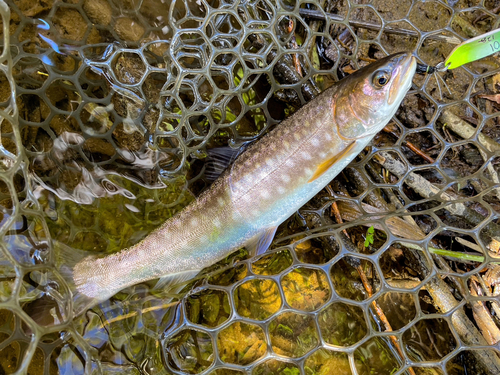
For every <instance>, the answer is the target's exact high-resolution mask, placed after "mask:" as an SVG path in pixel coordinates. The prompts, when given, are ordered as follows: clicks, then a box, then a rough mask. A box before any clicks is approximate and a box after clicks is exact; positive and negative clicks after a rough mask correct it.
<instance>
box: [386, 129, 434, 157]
mask: <svg viewBox="0 0 500 375" xmlns="http://www.w3.org/2000/svg"><path fill="white" fill-rule="evenodd" d="M390 125H391V124H388V125H387V126H386V127H385V128H384V129H383V131H384V132H386V133H388V134H391V135H392V136H393V137H395V138H396V139H399V136H398V135H397V134H396V132H395V131H394V129H392V128H391V127H390ZM403 143H404V145H405V146H406V147H408V148H409V149H410V150H412V151H413V152H414V153H415V154H417V155H418V156H420V157H421V158H423V159H425V160H427V161H428V162H429V163H434V159H433V158H431V157H430V156H429V155H427V154H426V153H425V152H423V151H422V150H420V149H419V148H418V147H417V146H415V145H414V144H413V143H411V142H409V141H404V142H403Z"/></svg>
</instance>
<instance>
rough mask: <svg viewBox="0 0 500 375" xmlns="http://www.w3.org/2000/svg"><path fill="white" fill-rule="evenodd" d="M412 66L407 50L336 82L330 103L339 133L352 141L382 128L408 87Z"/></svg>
mask: <svg viewBox="0 0 500 375" xmlns="http://www.w3.org/2000/svg"><path fill="white" fill-rule="evenodd" d="M416 67H417V62H416V60H415V57H413V56H412V55H411V53H396V54H394V55H390V56H387V57H385V58H383V59H380V60H378V61H376V62H374V63H372V64H370V65H368V66H366V67H364V68H362V69H360V70H358V71H357V72H355V73H353V74H352V75H350V76H349V77H347V78H345V79H343V80H342V81H340V82H339V87H338V90H337V91H336V96H335V98H334V101H333V104H332V108H333V112H334V118H335V122H336V125H337V127H338V132H339V134H340V135H341V136H342V137H343V138H346V139H353V140H354V139H360V138H365V137H371V136H373V135H375V134H376V133H378V132H379V131H380V130H382V128H383V127H384V126H385V125H386V124H387V123H388V122H389V121H390V119H391V118H392V116H394V114H395V113H396V111H397V109H398V107H399V105H400V104H401V101H402V100H403V98H404V97H405V95H406V93H407V92H408V90H409V89H410V87H411V83H412V79H413V76H414V75H415V72H416Z"/></svg>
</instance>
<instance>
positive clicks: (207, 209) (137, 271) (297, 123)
mask: <svg viewBox="0 0 500 375" xmlns="http://www.w3.org/2000/svg"><path fill="white" fill-rule="evenodd" d="M415 70H416V61H415V58H414V57H412V56H411V54H408V53H399V54H395V55H392V56H388V57H386V58H384V59H381V60H379V61H377V62H375V63H373V64H370V65H369V66H367V67H365V68H363V69H360V70H359V71H357V72H355V73H354V74H352V75H351V76H349V77H346V78H344V79H343V80H341V81H340V82H338V83H337V84H335V85H334V86H332V87H331V88H329V89H328V90H326V91H324V92H323V93H322V94H321V95H320V96H319V97H317V98H316V99H314V100H312V101H311V102H310V103H308V104H306V105H305V106H303V107H302V108H301V109H300V110H298V111H297V112H296V113H295V114H293V115H292V116H291V117H289V118H288V119H286V120H284V121H283V122H282V123H281V124H279V125H278V126H277V127H276V128H275V129H274V130H272V131H270V132H269V133H268V134H267V135H265V136H264V137H263V138H262V139H261V140H259V141H258V142H256V143H254V144H253V145H251V146H250V147H249V148H248V149H247V150H246V151H245V152H244V153H243V154H242V155H240V156H239V157H238V158H237V159H236V161H235V162H234V164H233V165H232V166H230V167H229V168H228V169H227V170H226V171H225V172H224V173H223V174H222V176H221V177H219V178H218V179H217V180H216V181H215V182H214V183H213V185H212V186H211V187H210V189H208V190H207V191H205V192H204V193H202V194H201V195H200V197H198V198H197V200H196V201H195V202H193V203H192V204H190V205H189V206H187V207H186V208H185V209H184V210H183V211H182V212H180V213H179V214H177V215H176V216H174V217H172V218H171V219H169V220H167V221H166V222H165V223H164V224H163V225H161V226H160V227H159V228H157V229H156V230H155V231H153V232H152V233H151V234H150V235H148V236H147V237H146V238H145V239H144V240H142V241H141V242H139V243H137V244H136V245H134V246H132V247H130V248H128V249H124V250H122V251H120V252H119V253H117V254H113V255H108V256H106V257H102V258H94V257H87V258H85V259H83V260H81V261H79V262H78V263H76V265H75V266H74V269H72V270H71V272H64V271H63V272H62V273H63V274H64V275H65V277H66V278H67V279H68V281H69V283H70V284H73V286H74V288H73V293H74V302H75V310H76V312H77V313H80V312H82V311H83V310H84V309H86V308H89V307H91V306H92V305H95V304H97V303H99V302H102V301H104V300H106V299H108V298H109V297H111V296H112V295H113V294H115V293H117V292H118V291H120V290H121V289H123V288H125V287H128V286H131V285H134V284H137V283H140V282H144V281H147V280H151V279H155V278H160V277H164V276H167V277H172V278H182V277H183V275H184V276H191V275H192V274H193V273H194V272H197V271H199V270H201V269H202V268H204V267H207V266H209V265H212V264H213V263H215V262H217V261H219V260H221V259H223V258H224V257H226V256H227V255H229V254H230V253H231V252H233V251H234V250H236V249H238V248H240V247H242V246H245V245H247V246H253V247H256V246H257V247H258V250H259V251H262V250H266V248H267V245H269V242H270V240H271V239H272V237H273V235H274V231H275V228H276V227H277V226H278V225H279V224H280V223H282V222H283V221H284V220H286V219H287V218H288V217H290V216H291V215H292V214H293V213H294V212H295V211H297V209H299V208H300V207H301V206H302V205H303V204H305V203H306V202H307V201H308V200H310V199H311V198H312V197H313V196H314V195H316V194H317V193H318V192H319V191H320V190H321V189H323V188H324V187H325V185H326V184H328V183H329V182H330V181H331V180H332V179H333V178H334V177H335V176H336V175H337V174H338V173H339V172H340V171H341V170H342V169H343V168H345V167H346V166H347V165H348V164H349V163H350V162H351V161H352V160H353V159H354V158H355V157H356V155H358V153H359V152H360V151H361V150H363V148H365V147H366V145H367V144H368V143H369V142H370V141H371V139H372V138H373V136H374V135H375V134H376V133H377V132H379V131H380V130H381V129H382V128H383V127H384V126H385V125H386V124H387V123H388V122H389V121H390V119H391V117H392V116H393V115H394V113H395V112H396V110H397V108H398V107H399V105H400V103H401V101H402V100H403V98H404V96H405V95H406V93H407V91H408V90H409V88H410V86H411V82H412V78H413V75H414V74H415ZM184 278H185V277H184Z"/></svg>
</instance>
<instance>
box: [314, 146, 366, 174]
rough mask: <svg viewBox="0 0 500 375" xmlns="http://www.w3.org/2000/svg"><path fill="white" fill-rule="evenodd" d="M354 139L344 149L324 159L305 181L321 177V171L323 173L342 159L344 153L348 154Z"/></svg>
mask: <svg viewBox="0 0 500 375" xmlns="http://www.w3.org/2000/svg"><path fill="white" fill-rule="evenodd" d="M355 144H356V141H352V142H351V143H350V144H349V145H348V146H347V147H346V148H345V149H344V150H342V151H341V152H339V153H338V154H337V155H335V156H333V157H331V158H330V159H327V160H325V161H324V162H322V163H321V164H320V165H318V167H317V168H316V171H315V172H314V174H313V175H312V177H311V178H310V179H309V181H307V182H313V181H314V180H316V179H317V178H319V177H321V176H322V175H323V173H325V172H326V171H327V170H328V169H330V167H331V166H332V165H333V164H335V163H336V162H337V161H339V160H340V159H342V158H343V157H344V156H345V155H347V154H349V153H350V152H351V150H352V149H353V148H354V145H355Z"/></svg>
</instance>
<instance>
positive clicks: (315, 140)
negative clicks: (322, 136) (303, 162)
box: [311, 138, 319, 147]
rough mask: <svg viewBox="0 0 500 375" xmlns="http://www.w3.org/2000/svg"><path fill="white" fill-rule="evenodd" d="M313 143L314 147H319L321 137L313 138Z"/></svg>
mask: <svg viewBox="0 0 500 375" xmlns="http://www.w3.org/2000/svg"><path fill="white" fill-rule="evenodd" d="M311 145H312V146H314V147H318V146H319V139H318V138H313V139H311Z"/></svg>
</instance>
